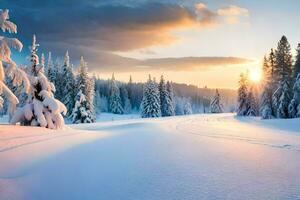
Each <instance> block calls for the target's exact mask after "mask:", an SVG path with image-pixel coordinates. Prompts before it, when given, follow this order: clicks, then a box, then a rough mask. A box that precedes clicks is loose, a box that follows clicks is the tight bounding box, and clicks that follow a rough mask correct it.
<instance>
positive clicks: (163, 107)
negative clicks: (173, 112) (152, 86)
mask: <svg viewBox="0 0 300 200" xmlns="http://www.w3.org/2000/svg"><path fill="white" fill-rule="evenodd" d="M158 90H159V98H160V111H161V116H162V117H166V116H169V115H168V114H169V113H167V111H168V106H169V105H168V104H170V103H171V102H170V99H169V94H168V91H167V86H166V83H165V80H164V77H163V75H161V77H160V82H159V85H158Z"/></svg>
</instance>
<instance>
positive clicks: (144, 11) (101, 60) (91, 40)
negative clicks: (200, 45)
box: [2, 0, 248, 72]
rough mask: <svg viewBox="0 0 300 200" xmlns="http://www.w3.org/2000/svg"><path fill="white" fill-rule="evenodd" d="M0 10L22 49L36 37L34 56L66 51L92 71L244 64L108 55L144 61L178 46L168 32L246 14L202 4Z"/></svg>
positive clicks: (62, 4) (59, 4)
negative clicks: (15, 29) (37, 46)
mask: <svg viewBox="0 0 300 200" xmlns="http://www.w3.org/2000/svg"><path fill="white" fill-rule="evenodd" d="M112 2H113V3H112ZM125 2H126V3H125ZM127 2H134V3H132V4H130V3H127ZM137 2H141V3H137ZM2 7H3V8H5V7H7V8H9V9H10V11H11V12H10V14H11V20H12V21H14V22H16V23H17V24H18V31H19V34H18V37H20V39H21V40H22V41H24V42H25V45H29V44H30V41H31V38H32V35H33V34H36V35H37V39H38V42H39V43H40V44H41V47H40V52H42V51H44V52H47V51H52V52H53V53H54V54H56V55H63V53H64V52H65V51H66V50H69V52H70V56H71V57H73V58H75V59H76V58H79V57H80V56H81V55H83V56H84V57H85V58H86V60H87V61H88V63H89V66H90V68H91V69H92V70H93V71H106V72H107V71H122V72H126V71H127V72H129V71H131V72H132V71H147V70H149V69H151V70H193V69H196V70H206V69H209V68H211V67H216V66H226V65H232V64H241V63H245V62H248V60H247V59H243V58H222V57H210V58H209V57H189V58H188V57H186V58H162V59H149V60H138V59H133V58H126V57H122V56H119V55H116V54H114V53H113V52H115V51H118V52H126V51H131V50H139V51H144V52H141V53H144V54H148V55H149V54H153V53H155V52H152V51H151V50H149V49H151V48H150V47H152V46H163V45H169V44H172V43H174V42H176V41H178V40H179V39H180V38H178V36H174V35H172V32H173V31H174V30H178V29H188V28H195V27H196V28H206V27H210V26H213V25H218V24H219V23H220V22H221V21H222V20H220V18H221V19H222V18H225V19H226V21H227V22H228V23H229V22H231V23H233V22H234V20H235V22H238V20H237V19H239V17H241V16H247V15H248V11H247V10H246V9H243V8H239V7H237V6H229V7H224V8H221V9H219V10H215V11H213V10H210V9H209V8H208V7H207V5H206V4H204V3H198V4H195V5H192V6H183V5H180V4H178V3H176V2H174V1H172V2H171V1H169V0H166V1H160V3H149V1H146V0H141V1H134V0H132V1H123V0H85V1H83V0H72V1H69V0H52V1H41V0H26V1H23V0H14V1H11V0H3V1H2ZM145 49H146V50H145ZM147 49H148V50H147ZM27 51H28V50H27ZM26 53H28V52H26ZM26 53H25V54H26Z"/></svg>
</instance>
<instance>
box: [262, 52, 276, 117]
mask: <svg viewBox="0 0 300 200" xmlns="http://www.w3.org/2000/svg"><path fill="white" fill-rule="evenodd" d="M271 53H272V50H271ZM270 57H271V56H270ZM270 63H271V62H270ZM263 75H264V76H263V92H262V94H261V99H260V102H261V103H260V114H261V117H262V119H271V118H273V117H274V112H273V109H272V108H273V107H272V95H273V86H272V84H273V82H272V81H273V80H272V65H271V64H269V62H268V59H267V57H266V56H265V57H264V62H263Z"/></svg>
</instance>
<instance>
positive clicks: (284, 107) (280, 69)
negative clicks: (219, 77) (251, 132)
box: [237, 36, 300, 119]
mask: <svg viewBox="0 0 300 200" xmlns="http://www.w3.org/2000/svg"><path fill="white" fill-rule="evenodd" d="M294 60H295V61H294ZM262 71H263V80H262V84H261V88H260V90H259V92H257V91H256V90H255V86H254V85H253V84H251V83H250V81H249V76H248V73H243V74H241V76H240V80H239V89H238V108H237V114H238V115H240V116H261V117H262V118H263V119H272V118H296V117H300V74H299V73H300V44H298V47H297V55H296V57H295V58H294V57H293V55H292V53H291V46H290V44H289V42H288V40H287V38H286V37H285V36H282V37H281V39H280V41H279V42H278V44H277V48H276V49H271V50H270V53H269V54H268V55H265V56H264V59H263V66H262Z"/></svg>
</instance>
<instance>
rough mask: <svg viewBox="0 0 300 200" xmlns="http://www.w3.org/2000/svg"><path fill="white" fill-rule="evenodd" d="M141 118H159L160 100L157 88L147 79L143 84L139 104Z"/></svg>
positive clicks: (153, 82)
mask: <svg viewBox="0 0 300 200" xmlns="http://www.w3.org/2000/svg"><path fill="white" fill-rule="evenodd" d="M141 116H142V118H153V117H160V116H161V112H160V98H159V90H158V86H157V84H156V83H155V81H154V80H152V79H151V76H150V75H149V79H148V81H147V83H145V84H144V88H143V99H142V103H141Z"/></svg>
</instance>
